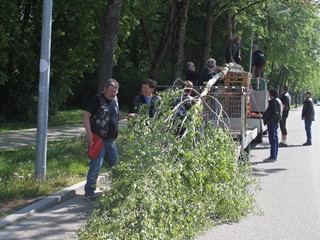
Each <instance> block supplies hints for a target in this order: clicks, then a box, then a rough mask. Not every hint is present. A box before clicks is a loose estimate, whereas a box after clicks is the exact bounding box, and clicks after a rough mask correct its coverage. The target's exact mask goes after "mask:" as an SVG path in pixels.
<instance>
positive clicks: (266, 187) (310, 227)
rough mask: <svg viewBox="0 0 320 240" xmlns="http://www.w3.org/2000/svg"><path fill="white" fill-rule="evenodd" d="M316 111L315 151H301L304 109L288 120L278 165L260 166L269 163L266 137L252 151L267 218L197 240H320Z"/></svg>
mask: <svg viewBox="0 0 320 240" xmlns="http://www.w3.org/2000/svg"><path fill="white" fill-rule="evenodd" d="M315 108H316V122H313V126H312V133H313V145H312V146H301V144H302V143H304V142H305V141H306V135H305V131H304V123H303V121H302V120H301V117H300V115H301V109H298V110H295V109H293V110H291V111H290V113H289V118H288V120H287V128H288V143H289V146H288V147H287V148H280V149H279V156H278V161H277V162H275V163H264V162H263V161H262V160H263V159H264V158H266V157H269V145H268V144H267V143H268V140H267V136H264V139H263V141H264V142H263V143H262V144H259V145H257V146H256V147H255V148H254V149H253V150H252V151H251V160H250V161H251V162H252V163H253V171H254V174H255V176H256V177H257V178H258V179H259V180H260V182H261V187H262V190H261V191H260V192H259V193H258V195H257V203H258V206H259V208H260V209H261V210H262V211H263V213H264V214H263V215H261V216H259V215H251V216H248V217H247V218H246V219H243V220H241V221H240V222H239V223H234V224H231V225H230V224H224V225H220V226H218V227H215V228H212V229H211V230H209V231H207V232H206V233H205V234H204V235H202V236H199V237H197V240H213V239H218V240H319V239H320V157H319V154H320V134H319V133H320V123H319V121H320V117H319V116H320V107H315Z"/></svg>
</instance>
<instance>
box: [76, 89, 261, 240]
mask: <svg viewBox="0 0 320 240" xmlns="http://www.w3.org/2000/svg"><path fill="white" fill-rule="evenodd" d="M179 94H181V92H180V91H174V92H170V91H168V92H165V93H163V96H162V101H161V105H160V106H159V110H158V112H157V114H156V116H155V117H154V119H148V118H147V117H146V115H147V114H145V115H143V114H142V115H140V117H139V118H138V119H136V121H135V123H132V128H129V129H127V131H126V132H125V134H126V137H125V139H124V140H123V141H122V142H121V144H119V153H120V159H121V161H120V162H119V164H118V166H116V167H115V169H114V171H113V176H112V188H111V190H109V191H105V192H104V193H103V194H102V197H101V198H100V199H99V208H98V209H96V210H95V211H94V213H93V215H92V217H91V218H90V219H89V221H88V223H87V226H86V227H85V228H84V229H82V230H80V231H79V237H80V239H190V238H193V237H194V236H195V234H196V233H197V232H199V231H201V230H204V229H205V228H206V227H208V226H210V225H213V224H217V223H221V222H233V221H238V220H239V219H240V217H242V216H245V215H246V214H248V213H249V212H251V211H253V210H254V206H255V204H254V202H255V201H254V195H255V189H256V187H257V184H256V182H255V180H254V178H253V177H252V174H251V168H250V167H249V166H248V164H246V163H245V162H243V161H239V160H238V154H237V149H238V145H239V144H238V143H237V142H234V141H233V139H232V137H231V135H230V134H229V133H226V132H224V131H223V130H222V129H221V128H216V127H214V126H213V125H212V124H205V123H204V121H203V119H202V117H201V114H200V113H201V110H202V108H201V106H198V105H194V106H193V107H192V108H191V109H190V110H189V111H188V112H187V116H186V118H185V119H180V118H176V117H175V116H176V111H177V109H178V107H175V108H173V106H172V102H174V101H173V99H176V98H177V96H178V95H179ZM184 120H186V121H184ZM181 124H183V127H184V128H186V129H187V131H185V133H184V135H183V136H182V137H179V136H176V134H175V133H176V129H177V127H178V126H181Z"/></svg>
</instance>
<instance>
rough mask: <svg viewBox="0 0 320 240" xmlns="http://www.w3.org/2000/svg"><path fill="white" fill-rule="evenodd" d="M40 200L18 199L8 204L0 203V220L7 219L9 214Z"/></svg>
mask: <svg viewBox="0 0 320 240" xmlns="http://www.w3.org/2000/svg"><path fill="white" fill-rule="evenodd" d="M40 199H41V198H31V199H20V200H13V201H11V202H8V203H4V202H0V219H3V218H5V217H7V216H8V215H10V214H13V213H15V212H17V211H18V210H20V209H22V208H24V207H26V206H28V205H30V204H32V203H34V202H36V201H38V200H40Z"/></svg>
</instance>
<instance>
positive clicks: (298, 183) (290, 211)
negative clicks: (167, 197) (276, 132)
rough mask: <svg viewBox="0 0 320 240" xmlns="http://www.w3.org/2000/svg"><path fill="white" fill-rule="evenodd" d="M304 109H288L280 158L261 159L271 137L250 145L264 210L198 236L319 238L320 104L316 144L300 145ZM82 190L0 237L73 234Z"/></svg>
mask: <svg viewBox="0 0 320 240" xmlns="http://www.w3.org/2000/svg"><path fill="white" fill-rule="evenodd" d="M300 114H301V109H298V110H295V109H293V110H291V112H290V114H289V119H288V123H287V124H288V143H289V146H288V147H287V148H281V149H279V158H278V162H275V163H264V162H263V161H262V160H263V159H264V158H266V157H268V156H269V144H268V140H267V136H264V139H263V140H264V142H263V143H262V144H259V145H257V146H255V147H254V148H253V149H252V150H251V159H250V161H251V162H252V166H253V171H254V174H255V176H256V177H257V179H259V180H260V182H261V188H262V190H261V191H260V192H259V193H258V195H257V204H258V207H259V208H260V209H261V211H263V213H264V214H263V215H250V216H248V217H247V218H245V219H242V220H241V221H240V222H238V223H234V224H231V225H230V224H225V225H220V226H217V227H214V228H212V229H210V230H209V231H207V232H206V233H204V234H203V235H199V236H198V237H197V238H196V240H320V157H319V156H318V155H319V153H320V137H319V134H318V133H319V132H320V124H319V122H318V121H319V119H320V118H319V114H320V107H316V122H314V123H313V127H312V131H313V145H312V146H302V143H304V142H305V141H306V137H305V131H304V124H303V121H301V120H300ZM317 120H318V121H317ZM82 194H83V193H81V192H77V195H76V197H74V198H72V199H70V200H67V201H65V202H62V203H60V204H58V205H56V206H53V207H51V208H49V209H47V210H45V211H44V212H41V213H36V214H34V215H33V216H32V217H30V218H28V219H25V220H22V221H19V222H17V223H15V224H13V225H11V226H8V227H6V228H4V229H1V230H0V239H1V240H9V239H12V240H13V239H45V240H46V239H70V238H75V237H76V231H77V229H79V228H80V227H81V226H83V225H84V224H85V222H86V220H87V219H88V217H89V216H90V213H91V211H92V208H93V206H94V204H93V203H89V202H87V201H86V200H85V199H84V198H83V196H82Z"/></svg>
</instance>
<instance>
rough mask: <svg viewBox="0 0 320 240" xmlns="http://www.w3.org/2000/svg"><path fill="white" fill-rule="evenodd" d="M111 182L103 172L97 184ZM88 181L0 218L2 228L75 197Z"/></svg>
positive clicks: (0, 227)
mask: <svg viewBox="0 0 320 240" xmlns="http://www.w3.org/2000/svg"><path fill="white" fill-rule="evenodd" d="M107 182H110V180H109V176H108V174H101V175H100V176H99V177H98V179H97V185H101V184H105V183H107ZM85 184H86V181H82V182H79V183H76V184H74V185H72V186H70V187H67V188H65V189H63V190H61V191H59V192H57V193H55V194H53V195H51V196H49V197H46V198H45V199H42V200H40V201H38V202H35V203H33V204H31V205H29V206H27V207H26V208H23V209H21V210H19V211H17V212H16V213H14V214H11V215H9V216H7V217H5V218H4V219H0V229H3V228H5V227H7V226H8V225H11V224H14V223H15V222H18V221H21V220H22V219H25V218H28V217H31V216H33V215H34V214H35V213H38V212H41V211H44V210H45V209H47V208H49V207H52V206H54V205H56V204H58V203H61V202H63V201H66V200H68V199H71V198H73V197H75V195H76V194H77V192H80V191H82V190H83V187H84V185H85Z"/></svg>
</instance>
